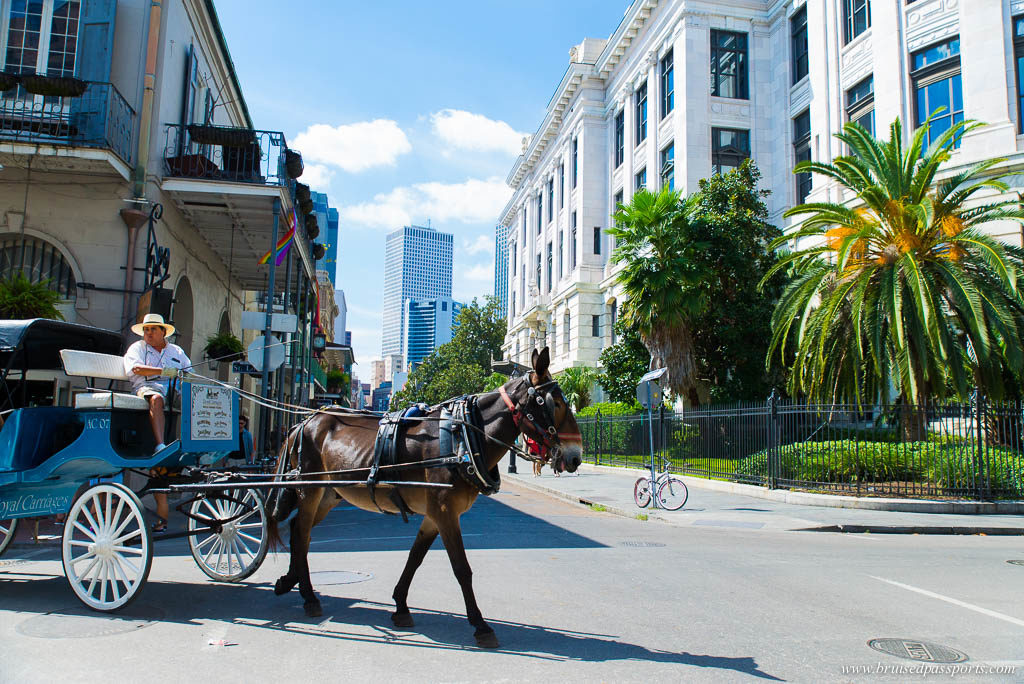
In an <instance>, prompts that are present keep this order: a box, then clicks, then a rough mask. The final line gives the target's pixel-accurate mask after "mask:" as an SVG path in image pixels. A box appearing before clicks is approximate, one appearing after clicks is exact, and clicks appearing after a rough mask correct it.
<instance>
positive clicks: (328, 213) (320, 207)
mask: <svg viewBox="0 0 1024 684" xmlns="http://www.w3.org/2000/svg"><path fill="white" fill-rule="evenodd" d="M309 195H310V198H311V199H312V200H313V213H314V214H315V215H316V222H317V223H318V224H319V225H320V235H318V236H317V238H316V240H314V242H319V243H321V244H323V246H324V247H325V248H326V249H327V251H326V252H325V253H324V256H323V258H321V259H317V260H316V270H318V271H327V277H328V278H330V279H331V285H332V286H334V287H337V285H338V283H337V280H338V276H337V274H336V273H335V271H336V270H337V265H338V210H337V209H334V208H333V207H331V205H330V203H329V202H328V200H327V195H326V194H325V193H322V192H311V193H309Z"/></svg>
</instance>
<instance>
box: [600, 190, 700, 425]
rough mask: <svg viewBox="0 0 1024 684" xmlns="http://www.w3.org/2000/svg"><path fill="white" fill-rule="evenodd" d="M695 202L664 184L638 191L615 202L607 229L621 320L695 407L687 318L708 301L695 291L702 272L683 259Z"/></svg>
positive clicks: (674, 388)
mask: <svg viewBox="0 0 1024 684" xmlns="http://www.w3.org/2000/svg"><path fill="white" fill-rule="evenodd" d="M695 206H696V200H695V197H690V198H687V199H681V193H679V192H673V191H671V190H669V189H668V187H667V186H666V187H664V188H662V189H661V192H659V193H658V194H657V195H655V194H653V193H651V192H649V191H647V190H640V191H639V192H637V193H636V194H635V195H633V199H632V201H631V202H630V203H629V204H628V205H619V208H618V211H616V212H615V214H614V215H613V219H614V220H615V225H614V226H613V227H612V228H609V229H608V233H609V234H611V235H612V236H614V237H615V245H616V247H615V251H614V252H612V255H611V261H612V263H613V264H622V266H623V268H622V269H621V270H620V271H619V273H618V276H617V278H618V281H619V283H621V285H622V288H623V290H624V293H625V301H624V302H623V303H622V306H621V312H622V319H623V323H624V324H625V325H627V326H629V327H630V328H632V329H633V330H636V331H637V333H639V335H640V339H641V340H642V341H643V343H644V346H645V347H647V349H648V351H650V353H651V367H652V368H667V369H668V373H667V375H666V382H667V385H668V387H669V388H670V389H671V390H672V392H673V393H674V394H675V395H676V396H681V397H685V398H687V399H688V400H689V401H690V403H691V404H692V405H694V406H696V405H697V404H699V403H700V398H699V394H698V392H697V387H698V380H697V366H696V362H695V359H694V351H693V349H694V346H693V335H692V334H691V328H690V324H689V321H690V320H692V318H693V317H694V316H696V315H697V314H699V313H700V312H701V311H703V310H704V309H705V307H706V304H707V303H706V302H705V301H704V299H705V298H704V297H702V296H700V295H695V294H693V293H694V292H695V291H696V288H694V287H693V285H694V284H695V283H698V282H700V280H701V279H702V278H703V277H704V276H705V273H704V272H703V269H701V268H699V267H697V266H696V265H695V264H694V261H693V260H691V259H688V258H686V252H687V249H688V248H690V247H691V246H692V245H689V244H688V237H689V235H690V233H691V231H689V230H687V226H688V224H689V223H690V222H691V221H692V220H693V216H694V208H695Z"/></svg>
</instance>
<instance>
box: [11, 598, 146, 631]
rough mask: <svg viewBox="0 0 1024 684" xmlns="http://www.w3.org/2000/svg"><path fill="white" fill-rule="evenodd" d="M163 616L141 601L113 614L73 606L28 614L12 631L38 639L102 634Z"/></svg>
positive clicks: (136, 626) (135, 627) (132, 628)
mask: <svg viewBox="0 0 1024 684" xmlns="http://www.w3.org/2000/svg"><path fill="white" fill-rule="evenodd" d="M163 616H164V611H162V610H161V609H159V608H157V607H155V606H147V605H141V604H132V605H130V606H128V607H127V608H122V609H121V610H119V611H117V612H116V613H97V612H94V611H92V610H89V609H88V608H86V607H85V606H75V607H72V608H65V609H61V610H55V611H52V612H49V613H44V614H42V615H36V616H35V617H31V618H29V619H28V620H25V621H24V622H22V623H21V624H19V625H18V626H17V627H16V628H15V631H17V632H18V634H21V635H24V636H29V637H36V638H37V639H82V638H88V637H104V636H113V635H114V634H124V633H126V632H135V631H138V630H140V629H142V628H144V627H149V626H150V625H152V624H153V623H155V622H159V621H160V620H161V619H162V618H163Z"/></svg>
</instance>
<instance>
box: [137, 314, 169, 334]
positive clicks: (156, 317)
mask: <svg viewBox="0 0 1024 684" xmlns="http://www.w3.org/2000/svg"><path fill="white" fill-rule="evenodd" d="M147 325H159V326H160V327H162V328H163V329H164V335H165V336H167V335H173V334H174V326H173V325H171V324H170V323H164V317H163V316H161V315H160V314H157V313H148V314H146V317H145V318H143V319H142V322H141V323H136V324H135V325H133V326H132V332H133V333H135V334H136V335H138V336H139V337H142V329H143V328H144V327H146V326H147Z"/></svg>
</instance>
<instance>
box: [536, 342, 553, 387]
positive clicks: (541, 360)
mask: <svg viewBox="0 0 1024 684" xmlns="http://www.w3.org/2000/svg"><path fill="white" fill-rule="evenodd" d="M534 354H536V356H534V357H533V370H535V371H537V377H538V379H539V378H543V377H544V376H545V375H547V373H548V365H549V364H550V363H551V355H550V354H549V353H548V348H547V347H544V348H543V349H541V350H540V353H539V354H537V352H536V351H534Z"/></svg>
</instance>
